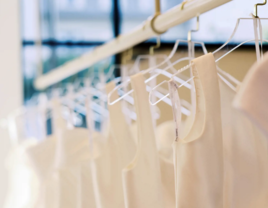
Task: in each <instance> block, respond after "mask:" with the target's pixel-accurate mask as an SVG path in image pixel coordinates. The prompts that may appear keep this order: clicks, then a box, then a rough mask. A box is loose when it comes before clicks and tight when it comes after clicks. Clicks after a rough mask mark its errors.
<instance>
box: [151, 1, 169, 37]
mask: <svg viewBox="0 0 268 208" xmlns="http://www.w3.org/2000/svg"><path fill="white" fill-rule="evenodd" d="M160 14H161V4H160V0H155V12H154V16H153V18H152V19H151V20H150V25H151V29H152V30H153V31H154V33H155V34H157V35H161V34H163V33H165V32H166V31H159V30H157V29H156V28H155V26H154V22H155V19H156V18H157V17H158V16H159V15H160Z"/></svg>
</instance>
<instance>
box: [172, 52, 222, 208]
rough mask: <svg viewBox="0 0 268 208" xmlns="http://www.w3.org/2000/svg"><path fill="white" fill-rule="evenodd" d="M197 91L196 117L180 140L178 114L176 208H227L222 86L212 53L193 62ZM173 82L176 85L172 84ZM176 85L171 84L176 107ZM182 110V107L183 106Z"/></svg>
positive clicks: (174, 146)
mask: <svg viewBox="0 0 268 208" xmlns="http://www.w3.org/2000/svg"><path fill="white" fill-rule="evenodd" d="M192 64H193V66H192V70H193V76H194V84H195V88H196V115H195V120H194V122H193V124H192V128H191V130H190V131H189V133H188V135H187V136H186V137H184V138H180V132H179V128H180V126H179V124H180V122H179V121H180V116H181V115H178V114H176V113H175V114H174V119H175V121H177V122H176V124H177V125H176V140H175V142H174V144H173V148H174V164H175V183H176V208H188V207H189V208H203V207H205V208H222V207H223V179H224V169H223V141H222V127H221V106H220V92H219V83H218V77H217V72H216V66H215V60H214V57H213V55H212V54H211V53H209V54H207V55H204V56H202V57H199V58H197V59H194V60H193V61H192ZM171 82H173V81H171ZM176 89H177V86H176V83H174V82H173V83H170V94H171V97H172V100H173V111H175V112H177V110H178V106H176V105H174V98H175V101H176V100H179V98H178V93H177V90H176ZM179 107H180V106H179Z"/></svg>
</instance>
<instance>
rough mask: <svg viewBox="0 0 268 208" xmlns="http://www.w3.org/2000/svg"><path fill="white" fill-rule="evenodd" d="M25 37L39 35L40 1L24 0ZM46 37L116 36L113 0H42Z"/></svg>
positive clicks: (98, 38) (84, 38)
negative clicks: (114, 34)
mask: <svg viewBox="0 0 268 208" xmlns="http://www.w3.org/2000/svg"><path fill="white" fill-rule="evenodd" d="M22 8H23V11H22V15H23V22H22V23H23V39H26V40H33V39H36V37H37V34H38V33H37V31H38V27H37V26H38V21H37V18H38V13H37V8H38V6H37V1H36V0H23V3H22ZM40 8H41V25H42V38H43V39H56V40H59V41H107V40H109V39H111V38H112V37H113V28H112V23H111V18H110V15H111V1H110V0H99V1H95V0H41V5H40Z"/></svg>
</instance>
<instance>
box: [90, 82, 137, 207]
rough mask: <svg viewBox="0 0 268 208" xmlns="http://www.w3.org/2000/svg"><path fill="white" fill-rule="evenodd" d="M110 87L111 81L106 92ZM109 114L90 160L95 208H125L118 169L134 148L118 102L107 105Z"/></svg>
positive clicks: (112, 85)
mask: <svg viewBox="0 0 268 208" xmlns="http://www.w3.org/2000/svg"><path fill="white" fill-rule="evenodd" d="M114 87H115V84H114V83H113V82H112V83H109V84H107V86H106V91H107V93H109V92H110V91H112V89H114ZM113 96H116V95H113ZM115 99H116V97H115ZM109 114H110V119H109V120H110V121H109V128H108V132H107V135H106V138H107V139H106V142H105V145H104V147H103V149H102V150H101V154H100V155H99V156H98V157H97V158H95V159H94V160H93V161H92V167H93V169H92V171H93V180H94V183H95V197H96V207H97V208H125V203H124V195H123V184H122V169H123V167H124V166H125V163H126V161H128V160H129V158H132V157H133V156H134V154H135V149H136V147H135V143H134V140H133V139H132V137H131V134H130V132H129V127H128V125H127V122H126V120H125V117H124V114H123V112H122V108H121V103H116V104H114V105H111V106H109Z"/></svg>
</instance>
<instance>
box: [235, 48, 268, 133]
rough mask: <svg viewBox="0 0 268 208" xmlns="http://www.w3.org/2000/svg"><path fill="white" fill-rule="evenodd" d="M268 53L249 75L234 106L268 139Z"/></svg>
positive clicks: (239, 91)
mask: <svg viewBox="0 0 268 208" xmlns="http://www.w3.org/2000/svg"><path fill="white" fill-rule="evenodd" d="M267 80H268V53H266V54H265V55H264V57H263V59H262V60H261V61H260V62H256V63H255V64H254V65H253V66H252V67H251V69H250V70H249V72H248V73H247V75H246V77H245V79H244V80H243V83H242V84H241V87H240V88H239V90H238V93H237V96H236V98H235V102H234V106H235V107H236V108H237V109H238V110H240V111H241V112H243V113H244V114H245V115H246V116H247V117H248V118H249V119H250V120H251V121H252V122H253V123H254V124H255V125H256V126H258V127H259V128H260V129H261V130H262V131H263V133H264V134H265V135H266V138H268V111H267V106H268V93H267V89H268V81H267Z"/></svg>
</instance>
